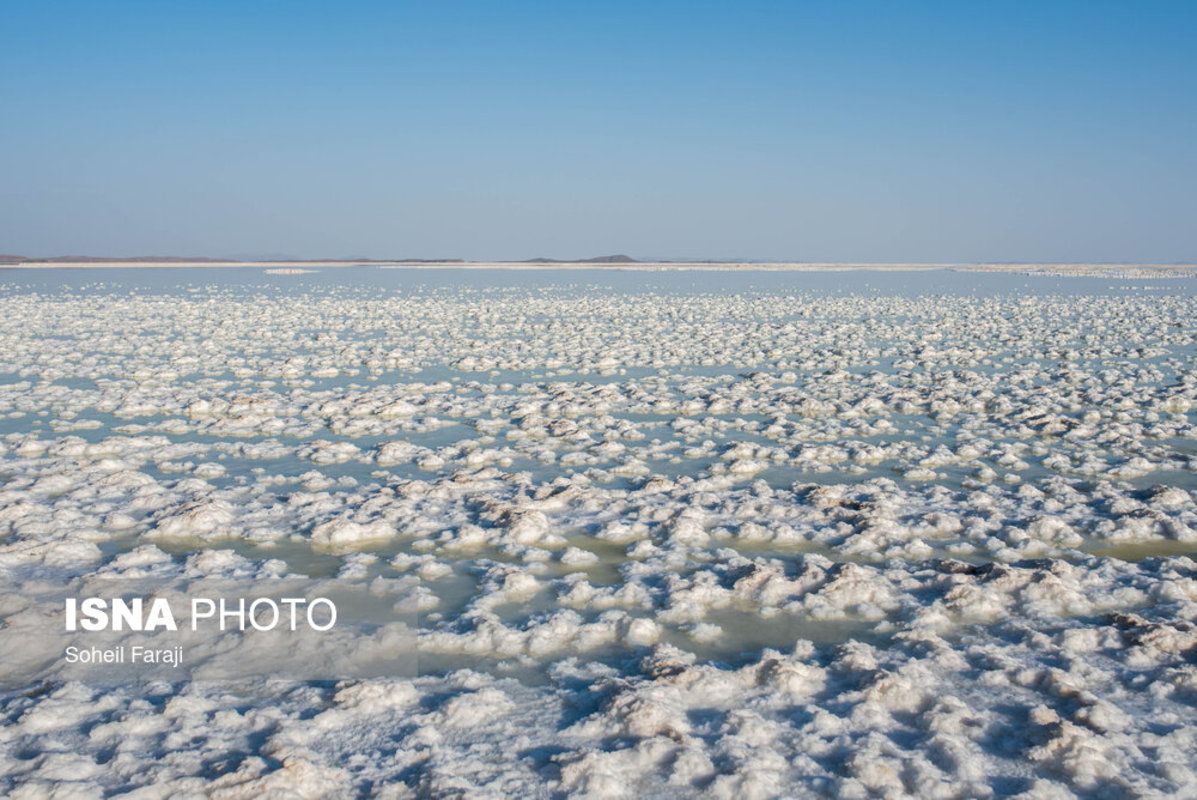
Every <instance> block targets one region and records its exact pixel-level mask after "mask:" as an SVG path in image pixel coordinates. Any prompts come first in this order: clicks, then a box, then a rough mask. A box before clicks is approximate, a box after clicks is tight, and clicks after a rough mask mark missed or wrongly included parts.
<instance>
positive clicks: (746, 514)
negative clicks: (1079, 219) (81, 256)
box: [0, 273, 1197, 798]
mask: <svg viewBox="0 0 1197 800" xmlns="http://www.w3.org/2000/svg"><path fill="white" fill-rule="evenodd" d="M396 275H397V273H390V277H388V279H387V280H391V281H393V283H392V284H390V285H388V284H386V283H385V282H381V283H374V284H370V285H357V284H354V283H353V282H351V281H350V282H345V283H340V282H336V281H323V282H321V281H317V280H314V279H313V280H311V281H310V282H305V281H308V280H309V279H308V276H302V277H296V278H295V279H293V280H294V283H291V284H288V286H287V288H285V289H279V288H278V287H276V286H275V287H272V286H269V285H254V284H250V285H247V284H245V283H244V281H242V282H241V283H238V282H237V281H236V280H230V281H222V282H218V283H212V284H197V285H192V286H182V287H178V288H176V287H175V286H174V285H173V284H172V285H163V284H158V285H157V286H158V288H153V287H152V286H144V285H139V284H137V283H136V281H137V280H141V279H140V278H129V279H121V280H120V281H113V282H110V283H109V284H99V285H97V284H87V285H83V284H81V283H80V282H79V281H78V280H76V281H75V284H74V288H69V289H53V288H47V285H46V284H44V283H43V284H39V285H37V286H28V285H24V284H22V283H21V276H16V277H11V278H9V280H8V282H7V283H6V284H5V286H4V288H3V290H2V291H0V378H2V379H3V380H2V382H3V386H0V415H2V418H0V434H2V436H3V438H2V439H0V442H2V443H0V475H2V476H3V478H4V484H3V487H2V489H0V525H2V526H3V527H2V528H0V531H2V532H3V537H4V538H3V540H2V543H0V580H2V581H3V584H2V585H3V587H4V593H3V599H2V600H0V615H3V616H5V617H8V616H10V615H12V614H14V613H17V611H18V610H19V608H20V603H21V601H20V598H21V597H22V592H23V587H24V588H25V589H26V590H27V589H28V588H29V587H31V586H32V585H34V583H38V584H39V585H41V584H43V583H44V582H46V581H72V580H78V579H80V578H84V577H87V576H91V577H95V576H96V575H97V574H105V575H123V576H127V577H146V576H149V577H153V578H158V577H161V578H162V579H164V580H165V579H168V578H170V579H183V580H188V579H191V578H198V577H201V576H208V577H211V576H237V575H240V576H246V575H258V574H261V575H266V574H277V573H279V572H291V573H304V574H310V575H313V576H314V577H319V578H322V579H327V580H329V581H342V582H372V581H376V580H378V579H380V578H381V579H383V581H384V582H383V583H380V585H381V586H384V587H385V586H386V585H387V584H386V583H385V580H386V579H387V578H393V577H400V576H411V577H414V578H416V579H418V580H419V584H420V589H419V595H418V599H419V602H420V605H421V607H422V608H423V612H424V613H423V615H422V631H421V641H420V650H421V652H420V659H421V664H422V668H423V669H422V671H423V673H424V674H422V675H420V676H419V677H417V678H395V679H388V680H362V681H346V682H343V683H341V684H337V685H333V684H329V683H321V682H310V683H294V682H290V683H288V682H274V681H267V680H263V681H260V682H253V681H249V682H239V683H238V682H225V683H213V684H194V685H189V684H183V683H178V684H166V683H162V684H149V685H139V686H125V687H117V688H115V689H113V688H111V687H104V688H96V687H89V686H87V685H84V684H81V683H77V682H63V681H61V680H58V679H56V678H55V676H54V675H53V674H52V673H48V674H45V675H42V676H40V677H38V678H36V679H34V680H32V681H31V682H30V683H29V685H28V686H26V687H23V688H22V689H20V690H17V691H10V692H7V693H5V694H3V695H0V719H3V726H2V727H0V792H2V793H3V794H5V795H8V796H13V797H44V796H48V795H49V796H58V797H91V796H101V795H105V794H108V795H113V794H121V793H126V794H127V795H128V796H131V797H158V796H172V795H175V796H177V795H183V796H186V795H187V794H188V793H197V794H198V793H203V794H211V795H213V796H217V797H230V798H232V797H246V798H250V797H261V796H264V795H269V793H270V792H271V791H274V792H276V793H277V796H280V797H283V796H310V797H325V796H329V797H337V796H355V795H357V796H379V797H405V796H432V797H454V796H463V797H465V796H468V797H512V796H529V797H533V796H550V797H551V796H562V795H567V794H572V795H577V796H596V797H618V796H629V797H652V796H659V797H666V796H668V797H674V796H692V795H702V794H707V795H710V796H714V797H736V798H753V797H775V796H805V795H810V796H827V797H868V796H883V797H891V796H892V797H898V796H908V795H910V796H918V797H986V796H1012V795H1023V796H1028V797H1070V796H1085V797H1088V796H1092V797H1123V796H1126V797H1134V796H1197V774H1195V772H1194V770H1195V769H1197V767H1195V766H1194V765H1195V764H1197V624H1195V623H1197V563H1195V562H1194V561H1193V560H1191V559H1190V558H1189V556H1188V554H1190V553H1192V552H1193V551H1197V505H1195V503H1194V492H1193V490H1194V487H1195V485H1197V478H1195V474H1194V473H1195V472H1197V426H1195V425H1194V421H1195V414H1194V407H1195V406H1197V372H1195V370H1194V366H1195V356H1197V347H1195V338H1194V337H1195V335H1197V323H1195V322H1194V320H1197V302H1195V300H1194V296H1193V290H1192V289H1181V288H1178V287H1176V286H1163V287H1157V288H1161V289H1163V290H1162V291H1153V292H1142V291H1136V290H1135V286H1132V285H1115V286H1111V287H1106V286H1105V285H1104V284H1103V285H1102V288H1101V289H1100V290H1099V289H1096V288H1094V289H1093V290H1092V291H1086V292H1080V293H1078V292H1077V291H1068V292H1053V291H1050V290H1044V289H1043V288H1042V287H1031V288H1027V287H1025V286H1023V285H1021V284H1013V283H1012V285H1011V286H1010V288H1009V289H1008V290H1006V291H1001V292H997V293H983V294H974V293H973V292H972V291H970V290H969V289H968V288H967V284H960V285H958V286H963V287H964V288H957V289H956V290H946V289H944V287H943V286H942V285H940V284H937V283H935V282H934V280H935V279H934V278H933V277H928V278H922V279H923V280H926V281H928V283H927V285H926V288H925V289H923V290H920V289H919V288H918V287H919V284H918V280H920V278H919V277H918V274H916V273H911V274H910V277H909V283H910V284H911V286H907V287H905V288H904V289H903V290H902V291H877V290H876V289H871V290H867V291H866V290H862V291H860V292H858V293H851V292H848V293H844V292H834V291H823V290H814V289H812V290H804V289H802V288H801V283H800V282H799V283H797V284H795V286H796V288H792V289H777V288H770V289H759V290H743V291H728V290H726V289H725V288H720V287H715V288H707V289H704V288H702V287H701V286H699V287H697V288H694V287H689V286H686V285H684V284H683V282H681V281H674V282H673V283H672V284H667V285H665V286H664V287H658V288H657V289H654V290H643V291H639V290H636V291H633V290H631V289H628V288H626V287H625V288H614V289H613V288H611V287H604V286H586V285H582V286H577V285H568V284H565V283H562V282H554V281H547V282H545V283H544V284H543V285H536V284H535V283H531V284H530V283H528V282H523V283H516V284H513V285H505V284H504V282H503V280H502V279H500V280H497V281H496V282H495V284H494V285H490V286H485V285H474V286H473V287H472V288H458V289H451V288H446V286H444V285H441V286H437V285H424V286H415V287H413V286H412V285H411V284H410V283H403V282H401V281H400V280H399V279H398V278H397V277H395V276H396ZM179 280H180V281H182V280H183V279H179ZM288 280H292V279H290V278H288ZM571 280H573V279H572V278H571ZM843 280H844V281H845V284H846V285H851V281H852V280H853V279H852V278H851V276H848V277H845V278H843ZM1078 280H1080V279H1078ZM122 281H125V282H122ZM167 283H168V284H169V282H167ZM259 283H260V282H259ZM912 287H913V288H912ZM1015 287H1017V288H1015ZM0 635H2V631H0Z"/></svg>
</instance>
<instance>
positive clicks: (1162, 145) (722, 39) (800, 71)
mask: <svg viewBox="0 0 1197 800" xmlns="http://www.w3.org/2000/svg"><path fill="white" fill-rule="evenodd" d="M579 6H580V4H550V3H529V2H513V3H507V4H483V3H471V2H467V3H458V4H452V5H449V4H428V5H418V4H408V3H399V4H389V3H387V4H384V3H367V2H348V3H340V4H327V3H314V2H298V3H288V4H285V5H284V4H267V3H244V4H233V3H216V4H198V3H195V4H143V3H134V2H126V1H125V0H112V2H107V3H102V4H100V3H84V2H66V3H54V4H32V3H31V4H26V3H6V4H5V6H4V10H5V24H4V26H3V27H0V108H3V109H4V124H3V125H0V253H13V254H18V255H24V256H33V257H38V256H54V255H65V254H86V255H105V256H138V255H150V254H156V255H187V256H189V255H202V256H217V257H223V256H236V257H258V258H261V257H267V256H272V255H274V256H281V255H284V254H285V255H287V256H296V257H303V258H336V257H356V256H366V257H375V258H405V257H428V258H465V259H471V260H490V259H494V260H519V259H528V258H535V257H546V256H547V257H552V258H561V259H581V258H589V257H594V256H599V255H603V254H608V253H617V252H618V253H628V254H629V255H631V256H633V257H636V258H640V259H647V258H667V259H685V258H711V259H760V260H801V261H885V262H894V261H905V262H964V261H970V262H977V261H984V262H995V261H1011V262H1023V261H1039V262H1047V261H1059V262H1083V261H1090V262H1155V263H1173V262H1193V261H1197V225H1194V224H1193V219H1194V210H1195V209H1194V201H1193V194H1192V187H1193V186H1194V185H1197V144H1195V142H1197V136H1195V133H1197V125H1195V124H1194V123H1195V122H1197V103H1195V101H1194V98H1197V55H1195V54H1197V5H1194V4H1192V3H1186V2H1143V3H1135V4H1131V3H1120V2H1080V0H1057V1H1056V2H1040V3H1032V2H1014V3H1002V4H979V3H969V4H963V3H946V2H945V3H930V2H912V3H902V4H895V3H884V2H859V3H832V2H817V3H781V2H777V3H774V2H760V3H750V4H737V5H734V6H733V5H732V4H691V3H681V2H662V3H653V4H638V3H627V2H612V3H606V4H602V5H598V4H595V5H594V6H593V7H579Z"/></svg>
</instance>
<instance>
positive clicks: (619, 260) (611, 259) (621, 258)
mask: <svg viewBox="0 0 1197 800" xmlns="http://www.w3.org/2000/svg"><path fill="white" fill-rule="evenodd" d="M516 263H519V264H639V263H640V262H639V261H637V260H636V259H634V258H632V257H631V256H625V255H617V256H599V257H597V258H579V259H576V260H574V261H566V260H563V259H560V258H529V259H526V260H524V261H519V262H516Z"/></svg>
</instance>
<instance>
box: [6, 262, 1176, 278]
mask: <svg viewBox="0 0 1197 800" xmlns="http://www.w3.org/2000/svg"><path fill="white" fill-rule="evenodd" d="M362 266H368V267H377V268H380V269H418V270H427V269H467V270H486V269H509V270H535V271H553V270H604V271H605V270H618V271H635V272H660V271H687V270H694V271H736V272H739V271H744V272H751V271H766V272H846V271H854V272H855V271H865V272H903V271H918V272H924V271H932V270H953V271H961V272H998V273H1011V274H1021V275H1054V276H1089V277H1102V276H1106V277H1197V264H1046V263H1026V264H969V263H961V262H952V263H905V262H893V263H877V262H797V261H795V262H767V261H760V262H728V261H628V262H615V263H612V262H593V261H586V262H581V261H548V260H537V261H456V260H455V261H447V260H445V261H438V260H429V261H408V260H403V261H399V260H396V261H374V260H369V259H361V260H344V261H332V260H330V261H307V260H294V261H218V260H195V261H192V260H183V259H177V260H176V259H171V260H163V261H150V260H140V259H137V260H133V259H130V260H127V261H126V260H111V261H99V260H87V261H34V260H29V261H21V262H16V263H9V264H3V265H0V269H17V270H42V269H114V268H126V269H194V268H197V267H200V268H242V269H246V268H250V269H262V270H266V271H270V272H272V273H273V274H299V273H298V272H292V270H296V271H299V270H302V271H303V272H310V271H314V270H319V269H337V268H346V267H362ZM284 270H285V271H286V272H283V271H284Z"/></svg>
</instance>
